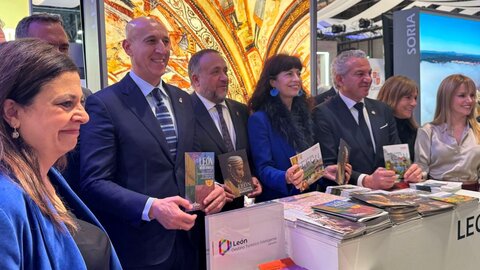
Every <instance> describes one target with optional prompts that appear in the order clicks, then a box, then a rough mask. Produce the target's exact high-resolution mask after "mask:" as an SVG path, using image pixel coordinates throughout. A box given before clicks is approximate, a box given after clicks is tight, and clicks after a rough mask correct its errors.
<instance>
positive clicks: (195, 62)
mask: <svg viewBox="0 0 480 270" xmlns="http://www.w3.org/2000/svg"><path fill="white" fill-rule="evenodd" d="M209 53H216V54H220V52H219V51H217V50H215V49H203V50H201V51H198V52H196V53H195V54H193V55H192V57H191V58H190V61H188V77H189V78H190V81H191V80H192V75H193V73H197V72H198V68H199V63H200V59H202V57H203V56H204V55H205V54H209Z"/></svg>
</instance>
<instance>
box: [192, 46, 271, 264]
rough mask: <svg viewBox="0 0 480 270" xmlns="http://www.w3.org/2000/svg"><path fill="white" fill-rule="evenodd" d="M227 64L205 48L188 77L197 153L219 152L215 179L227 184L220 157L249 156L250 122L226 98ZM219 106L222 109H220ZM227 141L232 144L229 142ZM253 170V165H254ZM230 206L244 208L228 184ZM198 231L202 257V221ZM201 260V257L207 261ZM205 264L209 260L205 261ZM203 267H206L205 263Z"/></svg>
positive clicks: (241, 109)
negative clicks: (240, 152) (239, 153)
mask: <svg viewBox="0 0 480 270" xmlns="http://www.w3.org/2000/svg"><path fill="white" fill-rule="evenodd" d="M227 71H228V70H227V64H226V63H225V60H224V59H223V57H222V56H221V55H220V53H219V52H218V51H216V50H213V49H205V50H201V51H199V52H197V53H195V54H194V55H193V56H192V58H191V59H190V62H189V64H188V74H189V76H190V81H191V83H192V87H193V89H194V90H195V92H194V93H192V95H191V96H192V101H193V106H194V112H195V118H196V121H195V122H196V123H195V143H194V148H195V150H196V151H205V152H215V157H216V160H215V180H216V181H217V182H219V183H222V184H223V183H224V181H223V180H224V177H223V175H222V172H221V169H220V166H219V162H218V155H221V154H225V153H228V152H231V151H234V150H240V149H245V150H246V151H247V153H249V145H248V137H247V136H248V135H247V120H248V110H247V106H246V105H245V104H242V103H240V102H237V101H235V100H232V99H228V98H226V96H227V93H228V75H227ZM217 107H219V108H218V109H217ZM218 110H221V111H222V116H223V120H224V121H223V124H225V125H226V126H225V127H226V130H224V131H223V132H228V135H227V134H225V137H228V138H224V136H223V135H222V121H221V120H220V115H219V111H218ZM226 139H228V140H230V141H226ZM250 167H251V166H250ZM252 181H253V183H254V185H255V190H254V191H253V192H252V193H250V194H249V196H250V197H255V196H257V195H259V194H260V193H261V192H262V189H261V186H260V183H259V181H258V180H257V178H256V177H252ZM224 188H225V192H226V196H227V204H226V205H225V207H224V209H223V211H226V210H231V209H237V208H241V207H243V205H244V198H243V196H241V197H239V198H234V194H233V191H232V190H230V188H229V187H228V186H226V185H224ZM194 229H195V230H197V231H199V232H200V233H195V235H197V236H200V237H199V239H197V241H198V243H197V245H198V246H199V248H200V250H201V251H200V256H202V255H203V257H205V254H204V252H205V251H204V250H205V238H204V234H203V235H202V234H201V232H204V230H205V228H204V222H203V219H201V218H199V219H198V220H197V222H196V224H195V228H194ZM203 257H201V258H203ZM202 263H203V265H205V261H204V262H202ZM201 265H202V264H201Z"/></svg>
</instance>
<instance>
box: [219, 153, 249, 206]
mask: <svg viewBox="0 0 480 270" xmlns="http://www.w3.org/2000/svg"><path fill="white" fill-rule="evenodd" d="M218 161H219V163H220V168H221V170H222V175H223V178H224V179H223V181H224V184H225V185H226V186H227V187H229V188H230V190H231V191H232V192H233V194H234V195H235V198H238V197H240V196H243V195H247V194H248V193H250V192H252V191H253V190H254V187H253V183H252V175H251V173H250V166H249V165H248V158H247V152H246V151H245V149H242V150H238V151H234V152H230V153H226V154H223V155H219V156H218Z"/></svg>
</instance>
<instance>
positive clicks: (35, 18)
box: [15, 12, 65, 38]
mask: <svg viewBox="0 0 480 270" xmlns="http://www.w3.org/2000/svg"><path fill="white" fill-rule="evenodd" d="M34 22H48V23H59V24H60V25H61V26H62V27H63V28H64V29H65V27H64V25H63V20H62V17H60V15H57V14H50V13H46V12H42V13H35V14H32V15H30V16H27V17H25V18H23V19H21V20H20V22H18V24H17V27H16V28H15V38H27V37H29V35H28V28H29V27H30V24H31V23H34Z"/></svg>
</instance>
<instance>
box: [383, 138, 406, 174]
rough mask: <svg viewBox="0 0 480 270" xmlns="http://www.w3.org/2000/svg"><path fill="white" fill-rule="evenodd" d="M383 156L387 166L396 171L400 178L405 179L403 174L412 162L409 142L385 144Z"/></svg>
mask: <svg viewBox="0 0 480 270" xmlns="http://www.w3.org/2000/svg"><path fill="white" fill-rule="evenodd" d="M383 156H384V158H385V168H386V169H387V170H392V171H395V173H396V174H397V176H398V179H403V175H404V174H405V172H406V171H407V169H408V167H410V165H411V164H412V162H411V160H410V152H409V151H408V144H406V143H404V144H394V145H384V146H383Z"/></svg>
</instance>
